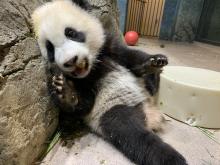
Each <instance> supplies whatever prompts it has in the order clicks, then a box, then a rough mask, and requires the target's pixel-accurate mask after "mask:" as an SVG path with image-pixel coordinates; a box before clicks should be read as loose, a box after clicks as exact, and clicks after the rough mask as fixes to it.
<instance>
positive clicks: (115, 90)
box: [86, 65, 146, 132]
mask: <svg viewBox="0 0 220 165" xmlns="http://www.w3.org/2000/svg"><path fill="white" fill-rule="evenodd" d="M116 68H117V70H115V71H112V72H110V73H108V74H107V75H106V76H105V77H104V78H102V79H101V80H100V81H99V83H98V84H99V87H98V93H97V96H96V99H95V103H94V106H93V108H92V111H91V112H90V113H89V115H87V117H86V122H87V123H88V125H89V126H90V127H91V128H92V129H94V131H96V132H99V131H100V130H99V119H100V117H101V116H102V115H103V114H104V113H105V112H106V111H108V110H109V109H111V108H112V107H114V106H115V105H119V104H124V105H128V106H135V105H138V104H139V103H142V102H143V101H144V100H145V99H146V96H145V94H144V89H143V88H142V87H141V86H140V83H139V82H138V81H137V79H136V78H135V77H134V76H133V75H132V74H131V73H130V72H129V71H127V70H126V69H125V68H123V67H121V66H119V65H118V66H116Z"/></svg>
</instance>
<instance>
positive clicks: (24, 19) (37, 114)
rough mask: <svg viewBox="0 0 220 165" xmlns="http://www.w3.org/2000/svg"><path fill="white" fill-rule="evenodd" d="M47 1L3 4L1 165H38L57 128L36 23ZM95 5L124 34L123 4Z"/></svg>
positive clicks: (6, 0)
mask: <svg viewBox="0 0 220 165" xmlns="http://www.w3.org/2000/svg"><path fill="white" fill-rule="evenodd" d="M44 1H46V0H1V1H0V164H7V165H11V164H16V165H26V164H31V163H33V162H34V161H35V160H36V159H37V158H38V157H39V156H40V154H41V153H42V151H43V150H44V149H45V148H46V147H47V143H46V142H48V140H49V138H50V137H51V135H52V134H53V133H54V131H55V129H56V127H57V123H58V113H57V111H56V109H55V108H54V107H53V105H52V104H51V103H50V99H49V96H48V94H47V87H46V76H45V72H44V62H43V60H42V58H41V55H40V51H39V48H38V46H37V43H36V40H35V39H34V37H33V34H32V30H31V21H30V15H31V13H32V11H33V10H34V9H35V8H36V7H37V6H39V5H41V4H42V3H43V2H44ZM89 1H90V3H91V4H92V5H93V8H94V9H93V11H92V12H93V14H94V15H96V16H97V17H99V18H100V20H101V21H102V22H103V26H104V27H105V28H106V29H107V30H108V31H112V32H114V33H117V34H119V30H118V10H117V0H89Z"/></svg>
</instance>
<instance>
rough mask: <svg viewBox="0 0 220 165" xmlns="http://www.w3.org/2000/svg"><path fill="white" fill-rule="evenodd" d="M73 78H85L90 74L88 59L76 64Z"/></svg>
mask: <svg viewBox="0 0 220 165" xmlns="http://www.w3.org/2000/svg"><path fill="white" fill-rule="evenodd" d="M70 73H71V76H73V77H75V78H84V77H86V76H87V75H88V73H89V61H88V60H87V59H84V60H81V61H80V62H78V63H76V64H75V65H74V66H73V67H72V70H71V72H70Z"/></svg>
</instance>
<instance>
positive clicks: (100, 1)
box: [88, 0, 120, 35]
mask: <svg viewBox="0 0 220 165" xmlns="http://www.w3.org/2000/svg"><path fill="white" fill-rule="evenodd" d="M88 1H89V3H90V4H91V5H92V7H93V10H92V14H93V15H95V16H96V17H98V18H99V19H100V20H101V21H102V23H103V26H104V28H105V29H106V30H107V31H108V32H113V33H114V34H117V35H118V34H120V31H119V11H118V5H117V0H88Z"/></svg>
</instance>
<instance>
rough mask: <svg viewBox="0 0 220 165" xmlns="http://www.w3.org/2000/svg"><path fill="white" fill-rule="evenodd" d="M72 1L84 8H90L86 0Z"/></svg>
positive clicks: (88, 9)
mask: <svg viewBox="0 0 220 165" xmlns="http://www.w3.org/2000/svg"><path fill="white" fill-rule="evenodd" d="M72 2H73V3H75V4H77V5H79V6H80V7H81V8H82V9H84V10H87V11H90V10H92V6H91V5H90V4H89V2H88V1H87V0H72Z"/></svg>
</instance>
